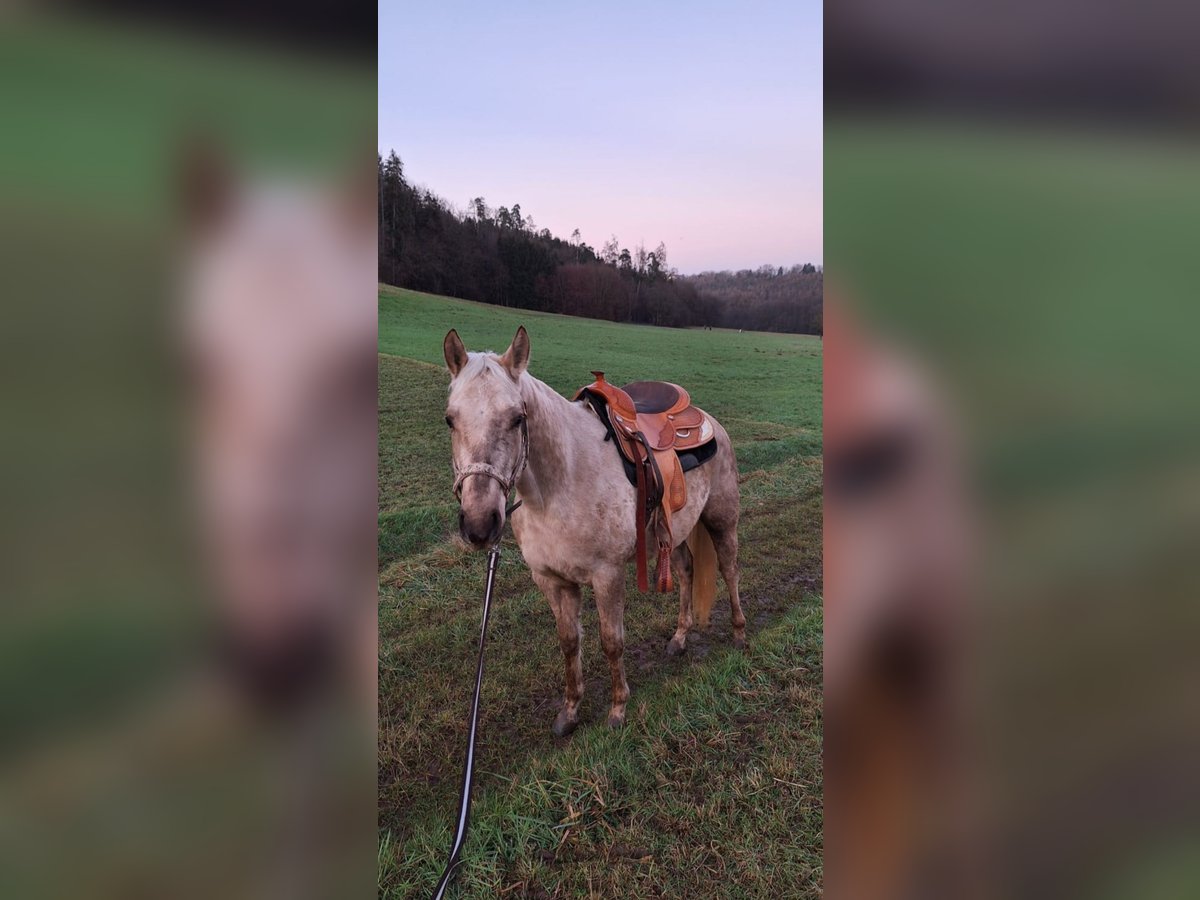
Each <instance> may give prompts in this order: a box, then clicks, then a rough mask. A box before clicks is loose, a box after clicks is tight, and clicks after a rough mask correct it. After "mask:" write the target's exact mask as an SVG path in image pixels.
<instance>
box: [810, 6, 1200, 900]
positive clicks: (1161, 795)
mask: <svg viewBox="0 0 1200 900" xmlns="http://www.w3.org/2000/svg"><path fill="white" fill-rule="evenodd" d="M1196 19H1197V14H1196V11H1195V10H1194V9H1191V8H1189V7H1186V6H1180V5H1178V4H1162V3H1151V4H1148V5H1147V4H1132V3H1118V2H1103V3H1096V4H1079V3H1073V2H1069V0H1052V2H1049V3H1031V2H1019V3H1015V4H1013V3H1010V4H1005V5H1002V6H988V5H985V4H979V3H966V4H948V3H942V2H937V0H904V2H900V3H886V2H882V0H847V2H839V3H837V4H835V5H832V6H830V7H828V8H827V10H826V44H825V53H826V65H827V68H826V76H825V84H826V92H827V97H826V101H827V105H826V134H825V204H826V214H825V223H826V225H825V227H826V241H825V244H826V248H827V269H826V271H827V275H828V276H829V279H830V281H829V283H830V285H831V290H830V298H829V300H830V304H829V317H830V318H832V317H834V316H836V317H837V320H838V321H839V322H840V323H841V325H842V326H844V327H842V328H841V331H840V332H839V331H838V325H834V327H833V328H830V327H829V326H827V329H826V342H827V349H826V366H827V375H826V382H827V385H828V393H827V395H826V396H827V400H826V404H827V406H826V415H827V426H826V438H827V444H826V466H827V470H826V471H827V490H828V491H830V492H831V496H829V497H827V506H826V509H827V520H826V523H827V530H826V558H827V559H835V558H838V557H839V556H840V557H842V558H845V557H846V556H847V555H849V556H850V557H852V558H849V559H846V561H845V567H844V568H842V569H839V570H837V571H827V573H826V604H827V614H826V622H827V628H826V636H827V642H826V653H827V668H826V670H827V672H830V671H836V670H839V669H844V670H847V671H849V672H850V673H851V675H852V676H854V677H848V679H847V683H853V685H852V689H849V690H847V691H845V692H844V693H840V692H839V691H840V688H841V685H830V684H829V683H828V682H827V699H826V715H827V741H828V743H827V747H826V765H827V777H826V786H827V787H826V810H827V813H826V814H827V821H828V831H827V848H828V849H827V854H828V857H827V865H826V877H827V896H829V897H831V898H842V897H851V896H853V897H856V898H861V897H867V896H872V897H874V896H879V897H968V896H989V897H1056V898H1061V897H1096V898H1100V897H1105V898H1106V897H1118V896H1122V897H1139V898H1157V897H1182V896H1196V895H1197V893H1198V892H1200V863H1198V862H1197V861H1198V860H1200V854H1197V853H1196V839H1197V836H1198V835H1200V804H1198V803H1197V800H1198V796H1200V775H1198V774H1197V772H1198V770H1197V768H1196V765H1195V761H1196V759H1197V758H1200V723H1198V721H1197V716H1196V702H1195V696H1196V688H1197V685H1198V684H1200V655H1198V654H1197V653H1196V636H1197V627H1196V626H1197V624H1198V615H1200V606H1198V604H1197V598H1198V597H1200V590H1198V588H1200V578H1198V577H1197V569H1196V567H1195V565H1194V560H1195V558H1196V553H1197V535H1198V534H1200V528H1198V526H1200V491H1198V490H1197V475H1198V474H1200V472H1198V468H1197V450H1198V443H1197V438H1198V437H1200V432H1198V427H1197V426H1198V424H1200V422H1198V416H1197V404H1196V384H1197V378H1196V366H1197V352H1196V346H1195V345H1196V338H1195V335H1196V329H1197V324H1198V322H1197V319H1198V314H1197V305H1196V298H1197V285H1198V284H1200V277H1198V276H1200V255H1198V254H1197V252H1196V249H1195V243H1196V234H1197V224H1196V223H1197V221H1198V218H1197V213H1198V212H1200V153H1198V152H1197V151H1198V150H1200V146H1198V141H1197V135H1196V129H1195V125H1196V119H1195V112H1196V110H1197V108H1200V103H1198V101H1200V67H1198V66H1197V55H1196V52H1195V47H1194V36H1195V34H1196V25H1197V21H1196ZM827 321H828V319H827ZM847 323H848V324H847ZM864 359H869V360H871V361H869V362H864V361H863V360H864ZM917 370H919V371H920V372H921V379H920V383H921V385H922V386H921V387H920V388H919V389H918V393H919V394H920V396H921V397H923V398H924V399H923V400H922V401H921V402H920V403H918V404H917V405H916V407H914V406H905V404H906V403H908V402H909V401H911V399H912V396H913V395H912V394H911V393H910V392H906V391H900V392H899V396H900V397H901V399H896V397H894V396H891V395H890V394H888V391H887V390H886V389H884V388H882V387H880V385H881V384H883V383H884V382H888V381H889V379H890V380H891V381H894V382H896V383H899V382H901V381H905V382H906V383H907V384H908V386H909V387H911V386H912V383H911V382H909V381H908V377H909V375H911V374H912V373H913V372H914V371H917ZM864 371H866V372H870V373H872V375H871V377H872V378H875V380H874V381H873V382H872V383H871V386H868V387H864V385H863V384H862V383H858V384H852V382H853V379H854V377H855V376H856V374H857V375H861V374H862V373H863V372H864ZM881 373H883V374H881ZM887 373H890V375H889V374H887ZM840 376H845V377H844V379H843V387H844V388H845V390H843V391H842V393H841V397H842V399H843V402H844V403H845V408H844V409H840V410H839V409H834V408H833V407H832V406H831V404H836V403H837V402H838V401H837V400H836V399H834V398H835V397H837V396H838V392H839V387H838V384H837V382H838V379H839V377H840ZM864 380H866V381H870V380H871V378H866V379H864ZM847 385H849V387H846V386H847ZM880 398H883V399H880ZM873 401H878V403H877V404H876V405H874V406H872V405H871V403H872V402H873ZM916 408H920V409H925V410H929V409H931V408H936V410H937V414H936V416H934V419H936V420H937V421H941V422H944V423H946V424H948V425H949V426H951V428H950V430H952V431H954V432H956V433H957V434H958V435H959V436H960V437H961V444H960V445H958V447H957V449H953V448H951V444H952V442H951V443H946V442H945V441H942V440H941V439H940V438H937V439H935V438H933V437H932V435H933V434H934V432H933V430H932V426H931V425H930V424H929V423H930V421H931V420H930V419H928V418H922V417H921V415H919V414H918V413H916V412H914V409H916ZM855 411H857V412H858V413H861V415H860V416H859V417H858V418H857V419H854V416H853V415H851V413H852V412H855ZM837 414H845V417H847V418H850V419H854V421H852V422H844V423H843V425H844V428H843V429H842V431H841V432H839V430H838V428H837V427H836V426H835V425H831V424H828V420H829V418H830V417H832V416H835V415H837ZM901 420H903V421H902V422H901ZM898 422H901V424H900V425H898V424H897V423H898ZM903 423H907V424H903ZM908 426H911V428H910V430H909V431H907V432H906V431H904V428H905V427H908ZM897 428H899V429H900V431H899V432H897V431H896V429H897ZM839 433H840V434H841V435H842V436H843V437H845V438H846V440H845V441H844V442H843V443H841V444H839V443H838V442H837V441H838V435H839ZM897 433H900V434H902V435H905V437H903V438H902V439H897V440H899V441H900V443H898V444H894V445H892V444H885V446H903V447H905V448H907V449H906V451H905V452H907V453H909V455H907V456H905V455H904V454H903V453H900V454H897V453H891V455H888V454H886V453H885V454H883V456H880V455H879V454H876V455H875V456H871V455H870V454H869V453H868V454H866V455H864V453H863V452H862V451H863V448H864V447H867V448H868V449H869V448H870V446H872V444H871V441H872V440H876V439H879V437H880V435H884V436H885V437H886V436H887V435H892V436H893V437H895V435H896V434H897ZM910 439H911V440H910ZM931 442H932V443H931ZM939 442H940V443H939ZM935 445H936V446H937V447H941V448H942V449H943V450H946V451H947V452H946V454H943V455H942V456H940V457H936V451H935V450H933V449H931V448H932V447H934V446H935ZM874 446H878V445H874ZM856 453H857V456H856V455H855V454H856ZM880 459H883V460H885V461H886V462H887V465H884V466H883V467H882V468H881V467H880V465H875V467H874V468H871V466H869V465H868V466H866V467H865V469H864V465H863V461H864V460H866V461H867V462H871V461H872V460H873V461H874V462H875V463H878V462H879V460H880ZM893 463H894V465H892V464H893ZM923 464H930V465H933V466H934V467H935V469H937V470H938V471H940V472H941V473H942V476H941V478H940V479H933V480H932V481H930V482H921V483H920V484H921V485H922V486H921V487H920V489H919V491H918V492H917V494H915V495H904V496H906V497H907V498H908V499H907V500H905V501H904V502H905V503H908V504H909V505H908V506H903V507H902V514H900V515H897V516H893V517H892V518H887V515H885V511H886V510H891V511H892V512H895V511H896V509H897V508H899V507H894V503H895V502H897V501H896V498H897V497H899V496H901V492H902V490H903V486H904V485H905V484H908V485H916V484H918V481H917V479H918V473H920V472H921V471H923V470H922V465H923ZM856 465H857V469H856V468H855V467H856ZM865 470H869V472H868V474H870V473H874V475H879V474H880V472H882V473H883V474H882V475H881V476H880V477H879V478H878V479H876V480H875V481H873V482H870V483H869V484H868V485H867V489H866V490H864V491H860V492H858V493H854V491H851V490H848V489H844V488H845V487H846V485H847V484H850V485H851V486H852V487H853V486H854V485H858V486H859V487H862V485H863V484H864V483H866V482H864V481H863V479H861V478H860V479H859V480H858V481H855V480H854V479H849V480H848V481H844V482H842V483H841V487H840V488H839V486H838V484H833V486H832V487H831V486H830V485H831V482H830V480H829V479H830V476H831V472H833V473H840V474H844V473H846V472H851V474H853V473H854V472H858V474H860V475H861V474H862V472H863V471H865ZM959 479H961V487H962V488H963V491H964V494H963V498H964V499H963V502H962V505H961V507H959V508H958V510H957V513H961V514H962V518H961V520H959V521H960V524H959V525H957V526H955V527H954V528H952V529H950V530H949V532H943V533H940V534H939V533H938V532H937V531H936V528H935V529H934V530H933V531H931V532H928V533H929V534H930V535H931V536H930V537H929V539H928V540H926V541H925V545H929V544H935V545H937V546H939V547H943V548H944V547H946V546H949V545H950V544H953V543H955V541H956V540H957V539H958V538H962V537H964V536H965V535H966V534H967V532H968V531H970V532H971V537H970V538H969V539H964V540H962V541H961V546H959V547H958V548H957V549H955V550H954V552H955V553H957V554H959V558H960V562H962V563H963V564H965V565H968V572H969V577H967V578H966V579H965V580H964V581H963V582H962V583H961V584H960V585H958V586H957V587H956V589H955V591H954V592H953V597H952V598H949V600H950V602H948V603H947V604H946V605H945V606H942V607H938V609H937V612H936V613H934V614H932V615H930V616H928V617H925V618H922V616H921V614H920V613H919V610H921V609H923V608H925V607H924V600H925V599H927V598H928V597H930V596H931V595H932V594H935V593H936V592H937V589H938V588H937V584H939V583H940V582H938V581H937V578H936V577H934V578H932V579H927V580H925V581H923V582H919V586H918V587H916V588H914V587H913V585H914V584H915V583H917V582H906V581H904V578H905V577H907V575H908V574H911V573H908V572H907V570H906V569H905V567H904V566H902V565H900V564H899V563H898V562H897V560H896V559H895V558H894V557H890V556H889V555H888V554H889V552H890V551H891V550H892V549H894V548H896V547H908V546H910V545H914V544H916V545H920V544H921V541H920V540H919V539H914V538H913V535H912V532H913V530H914V529H920V530H922V531H924V524H925V520H917V519H912V518H911V517H909V516H908V512H910V511H912V510H921V509H924V508H925V507H926V506H927V505H928V504H926V503H925V502H924V501H922V500H921V499H920V498H921V497H924V498H926V499H928V498H929V497H930V496H931V491H936V490H940V489H942V488H946V487H948V486H949V487H951V488H952V487H953V485H954V483H955V482H956V481H958V480H959ZM868 481H870V480H869V479H868ZM930 484H936V485H938V486H939V487H930ZM889 504H893V506H889ZM937 508H938V510H940V512H939V513H938V515H942V514H945V515H946V516H949V515H950V513H949V512H948V509H949V507H945V506H939V507H937ZM839 515H840V516H841V518H840V519H838V518H837V517H838V516H839ZM935 518H936V517H935ZM835 520H836V522H837V523H841V524H844V525H845V526H846V527H844V528H842V527H839V526H838V525H833V526H832V527H831V523H832V522H834V521H835ZM938 521H945V520H944V519H938ZM868 522H871V523H878V522H884V523H885V525H884V527H885V528H890V529H892V530H891V531H890V532H889V534H890V537H889V538H888V539H887V540H881V539H880V535H879V534H878V533H877V534H875V535H874V536H873V537H871V536H868V535H866V533H865V529H866V528H867V527H868V526H867V524H866V523H868ZM965 522H970V523H972V524H971V525H970V526H967V525H964V524H961V523H965ZM860 526H861V527H860ZM956 536H957V537H956ZM972 541H975V542H976V543H974V545H973V548H974V549H973V550H971V549H968V548H970V547H971V546H972ZM867 569H875V570H877V571H875V575H876V576H878V577H877V579H876V580H875V581H874V582H872V583H871V584H870V585H867V586H866V587H864V584H863V579H862V578H857V579H856V578H855V577H854V576H855V575H856V574H861V573H862V572H864V571H865V570H867ZM880 573H882V574H880ZM925 574H933V575H935V576H936V575H937V572H936V569H930V570H928V571H926V572H925ZM942 599H943V600H947V599H948V598H946V597H943V598H942ZM839 607H841V609H839ZM839 616H840V619H839ZM856 616H860V617H861V618H862V619H867V620H870V621H871V623H873V624H872V625H871V626H863V627H861V628H858V630H856V627H857V625H856V622H857V620H856ZM897 620H899V621H902V622H904V623H906V626H909V627H908V630H907V631H905V629H900V631H901V632H903V633H904V640H903V641H902V642H901V644H900V646H901V647H902V648H903V650H902V652H900V653H899V654H898V655H897V654H896V653H895V652H893V651H895V649H896V644H894V643H889V642H888V640H886V639H883V640H881V639H880V635H881V634H882V635H884V636H885V637H886V636H887V635H889V634H894V633H895V629H894V628H893V626H894V624H895V622H896V621H897ZM847 622H848V623H849V624H847ZM876 625H877V627H876ZM835 654H838V655H839V658H838V659H834V658H833V656H834V655H835ZM898 659H899V660H900V662H899V663H897V660H898ZM856 678H857V681H856V680H855V679H856ZM872 737H873V738H874V739H875V740H874V741H871V742H869V741H868V739H869V738H872ZM856 777H863V778H873V779H875V782H874V783H876V784H878V785H881V786H886V787H887V788H888V790H886V791H885V790H880V791H878V792H875V793H874V794H872V795H871V796H869V797H865V798H864V797H863V796H861V794H862V791H858V792H856V791H855V784H856V782H855V779H856ZM857 783H859V784H861V782H857ZM864 871H871V872H873V873H875V875H876V876H877V877H875V878H873V879H868V880H869V881H870V887H869V888H868V889H864V890H863V891H861V892H857V893H855V892H854V891H853V890H851V888H852V886H854V885H858V886H862V885H863V883H864V879H863V878H861V877H859V876H861V874H862V872H864Z"/></svg>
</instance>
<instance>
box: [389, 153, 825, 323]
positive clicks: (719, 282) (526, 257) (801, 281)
mask: <svg viewBox="0 0 1200 900" xmlns="http://www.w3.org/2000/svg"><path fill="white" fill-rule="evenodd" d="M378 167H379V280H380V281H382V282H384V283H386V284H391V285H395V286H397V287H406V288H411V289H413V290H418V291H427V292H429V293H433V294H444V295H447V296H450V297H460V298H462V299H464V300H476V301H479V302H483V303H494V304H497V305H500V306H514V307H520V308H523V309H534V310H542V311H545V312H556V313H565V314H567V315H573V316H588V317H591V318H597V319H608V320H610V321H614V322H636V323H642V324H649V325H663V326H670V327H680V328H685V327H707V326H711V327H714V328H748V329H754V330H758V331H788V332H802V333H807V334H820V333H821V325H822V315H821V310H822V292H823V278H824V276H823V273H822V271H821V268H820V267H819V266H814V265H812V264H804V265H796V266H792V267H790V268H787V269H785V268H783V267H781V266H780V267H776V266H761V267H760V268H758V269H745V270H742V271H739V272H704V273H702V274H700V275H692V276H684V275H680V274H679V273H678V272H677V271H676V270H675V269H673V268H672V267H671V266H670V265H669V261H668V256H667V248H666V246H665V245H664V244H662V243H659V244H658V245H657V246H656V247H655V248H654V249H652V250H647V249H646V248H645V247H644V246H642V245H640V244H639V245H637V246H635V247H634V248H633V249H630V248H628V247H623V246H621V245H620V242H619V241H618V240H617V238H616V236H615V235H613V236H612V237H611V238H610V239H609V240H608V241H606V242H605V243H604V244H603V246H601V247H600V249H598V250H597V249H596V248H594V247H591V246H589V245H588V244H586V243H584V242H583V241H581V240H580V238H579V230H578V229H576V230H575V232H574V233H573V234H572V235H571V236H570V238H569V239H563V238H561V237H557V236H555V235H553V234H551V233H550V231H549V229H546V228H541V229H539V228H538V227H537V225H536V224H535V222H534V220H533V217H532V216H531V215H527V214H526V213H525V212H524V211H523V210H522V209H521V206H520V204H519V203H514V204H513V205H512V207H511V208H510V207H507V206H501V207H498V208H493V207H491V206H489V205H488V203H487V202H486V201H485V200H484V198H483V197H475V198H472V199H471V200H470V202H469V203H468V204H467V205H466V207H465V208H462V209H456V208H454V207H453V206H452V205H451V204H450V203H448V202H447V201H446V200H444V199H442V198H441V197H439V196H438V195H436V194H434V193H433V192H432V191H431V190H429V189H427V188H424V187H421V186H419V185H416V184H414V183H413V182H412V181H410V180H409V178H408V177H407V175H406V174H405V171H404V165H403V163H402V162H401V161H400V158H399V156H397V155H396V153H395V151H392V152H391V153H390V154H389V155H388V157H387V159H384V158H382V157H378Z"/></svg>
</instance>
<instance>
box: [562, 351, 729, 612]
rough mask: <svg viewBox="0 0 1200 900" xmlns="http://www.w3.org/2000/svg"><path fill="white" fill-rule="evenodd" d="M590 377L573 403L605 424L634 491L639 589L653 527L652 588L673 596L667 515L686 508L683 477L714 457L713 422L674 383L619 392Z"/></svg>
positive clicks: (599, 376) (644, 581)
mask: <svg viewBox="0 0 1200 900" xmlns="http://www.w3.org/2000/svg"><path fill="white" fill-rule="evenodd" d="M592 374H593V375H594V376H595V377H596V380H595V381H594V382H593V383H592V384H590V385H588V386H587V387H584V388H580V389H579V391H578V392H576V394H575V398H574V399H575V400H581V399H582V400H584V401H585V402H587V403H588V404H589V405H590V406H591V407H592V409H593V410H595V412H596V414H597V415H598V416H599V417H600V419H601V421H602V422H604V424H605V427H606V429H607V430H608V436H609V437H611V438H613V440H614V442H615V443H616V445H617V449H618V450H619V451H620V454H621V457H622V459H623V460H624V462H625V465H626V474H627V475H628V476H629V480H630V481H631V482H633V484H634V486H635V487H636V489H637V522H636V526H637V542H636V551H637V553H636V555H637V574H638V588H639V589H640V590H643V591H645V590H649V583H648V578H647V572H646V555H647V554H646V528H647V527H648V526H650V525H652V526H653V527H654V529H655V535H656V537H657V539H658V572H657V575H656V578H655V582H656V586H657V589H658V590H659V591H671V590H673V586H672V581H671V565H670V555H671V549H672V548H673V547H674V546H675V545H674V541H673V540H672V537H671V513H673V512H678V511H679V510H681V509H682V508H683V507H684V505H685V504H686V503H687V482H686V481H685V480H684V477H683V475H684V472H685V471H687V470H690V469H693V468H695V467H696V466H699V465H702V464H703V463H705V462H707V461H708V460H709V459H711V458H712V457H713V455H714V454H715V453H716V442H715V441H714V440H713V437H714V434H715V432H714V430H713V425H712V420H711V419H709V417H708V414H707V413H705V412H704V410H702V409H700V407H698V406H693V405H692V400H691V397H690V396H689V395H688V392H687V391H685V390H684V389H683V388H682V387H680V386H679V385H677V384H672V383H671V382H669V381H634V382H631V383H630V384H627V385H625V386H624V387H623V388H619V387H616V386H615V385H613V384H610V383H609V382H608V381H606V380H605V379H604V373H603V372H592ZM630 470H632V472H631V471H630Z"/></svg>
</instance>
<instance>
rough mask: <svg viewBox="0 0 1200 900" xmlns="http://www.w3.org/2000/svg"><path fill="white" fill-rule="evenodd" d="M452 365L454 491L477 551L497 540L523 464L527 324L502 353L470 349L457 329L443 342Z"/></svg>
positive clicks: (449, 413) (464, 531)
mask: <svg viewBox="0 0 1200 900" xmlns="http://www.w3.org/2000/svg"><path fill="white" fill-rule="evenodd" d="M442 349H443V351H444V352H445V355H446V366H447V367H448V368H449V369H450V376H451V380H450V401H449V403H448V404H447V405H446V424H447V425H449V426H450V448H451V454H452V457H453V462H454V475H455V478H454V492H455V494H457V495H458V499H459V511H458V530H459V533H460V534H461V535H462V538H463V540H464V541H466V542H467V543H468V544H470V545H471V546H472V547H474V548H475V549H477V550H482V549H484V548H486V547H490V546H491V545H492V544H494V543H496V541H498V540H499V539H500V532H501V530H502V529H503V528H504V514H505V509H504V507H505V503H506V501H507V498H508V492H509V490H510V489H511V488H512V487H513V486H514V485H515V483H516V481H517V479H518V478H519V477H520V476H521V472H522V470H523V469H524V467H525V460H526V457H527V454H528V451H529V436H528V432H527V431H526V425H525V415H526V412H525V404H524V402H523V401H522V399H521V388H520V380H521V375H522V373H524V371H525V368H526V366H528V365H529V335H528V334H526V333H525V327H524V326H521V327H520V328H518V329H517V335H516V337H514V338H513V341H512V344H511V345H510V346H509V348H508V349H507V350H505V351H504V353H503V355H500V356H497V355H496V354H494V353H489V352H485V353H468V352H467V348H466V347H464V346H463V342H462V340H461V339H460V338H459V336H458V332H457V331H454V330H453V329H452V330H451V331H450V333H449V334H447V335H446V340H445V341H444V343H443V346H442Z"/></svg>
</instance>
